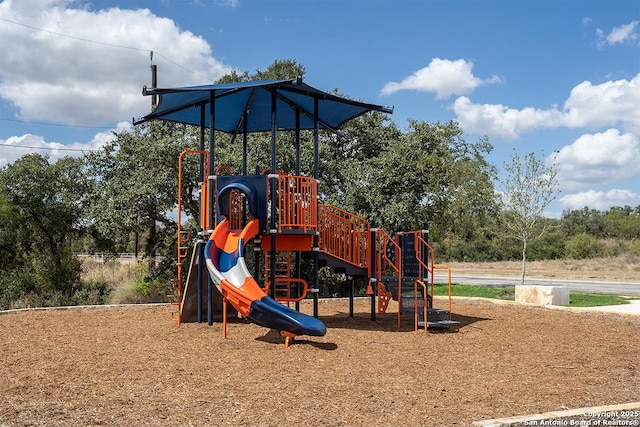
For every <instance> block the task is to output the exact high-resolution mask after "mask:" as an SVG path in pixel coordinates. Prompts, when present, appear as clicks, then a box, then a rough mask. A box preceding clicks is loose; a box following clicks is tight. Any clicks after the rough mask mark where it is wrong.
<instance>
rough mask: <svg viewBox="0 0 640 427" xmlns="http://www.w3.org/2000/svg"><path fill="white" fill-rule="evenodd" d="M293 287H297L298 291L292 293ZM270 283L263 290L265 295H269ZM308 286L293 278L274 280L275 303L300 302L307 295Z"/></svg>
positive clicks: (304, 282) (305, 282)
mask: <svg viewBox="0 0 640 427" xmlns="http://www.w3.org/2000/svg"><path fill="white" fill-rule="evenodd" d="M295 285H298V288H297V289H298V291H297V292H292V289H293V287H294V286H295ZM270 289H271V282H267V286H266V287H265V288H264V289H263V292H264V293H265V294H267V295H268V294H269V291H270ZM309 291H310V289H309V285H308V283H307V281H306V280H304V279H296V278H294V277H279V278H277V279H276V290H275V293H276V298H275V300H276V301H281V302H282V301H284V302H287V303H289V302H300V301H302V300H303V299H305V298H306V297H307V294H308V293H309Z"/></svg>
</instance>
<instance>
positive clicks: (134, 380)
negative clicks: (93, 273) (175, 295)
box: [0, 299, 640, 426]
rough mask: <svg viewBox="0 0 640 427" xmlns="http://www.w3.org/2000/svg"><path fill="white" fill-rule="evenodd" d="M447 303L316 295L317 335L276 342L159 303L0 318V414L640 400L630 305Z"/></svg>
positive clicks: (305, 420) (37, 416)
mask: <svg viewBox="0 0 640 427" xmlns="http://www.w3.org/2000/svg"><path fill="white" fill-rule="evenodd" d="M453 304H454V305H453V311H454V313H455V315H454V318H456V319H458V320H460V321H462V323H463V327H462V328H461V330H460V332H458V333H456V332H436V333H433V332H432V333H428V334H425V333H424V331H419V332H415V331H413V318H412V317H411V316H409V315H405V316H403V318H402V324H401V328H400V330H398V329H397V326H396V314H395V313H393V310H394V309H395V306H393V305H390V307H389V311H390V313H388V314H385V315H383V316H378V319H377V320H376V321H375V322H371V320H370V314H369V311H368V310H369V302H368V300H357V301H356V317H355V318H350V317H349V316H348V301H347V300H334V301H324V300H323V301H320V318H321V319H322V320H323V321H324V322H325V323H326V324H327V327H328V332H327V335H326V336H325V337H320V338H317V337H298V338H297V339H296V341H295V343H294V344H293V345H291V346H290V348H289V349H285V348H284V345H283V339H282V338H281V337H280V336H278V335H277V334H276V333H275V332H272V331H268V330H266V329H264V328H261V327H258V326H256V325H251V324H247V323H245V322H244V321H241V320H238V321H235V322H233V323H231V324H229V328H228V338H227V339H223V338H222V328H221V325H220V324H214V326H212V327H209V326H207V325H206V324H183V325H181V326H179V327H178V326H177V325H176V324H175V323H173V322H172V321H171V320H169V317H168V316H169V315H168V311H169V309H168V307H166V306H137V307H120V308H99V309H73V310H51V311H26V312H19V313H11V314H5V315H1V316H0V359H1V363H2V365H1V366H2V375H0V393H1V399H0V426H25V425H29V426H45V425H46V426H97V425H109V426H133V425H135V426H167V425H173V426H191V425H193V426H225V425H228V426H285V425H286V426H293V425H309V426H365V425H367V426H418V425H420V426H458V425H461V426H468V425H471V423H472V422H473V421H478V420H482V419H491V418H497V417H506V416H512V415H522V414H528V413H539V412H544V411H552V410H561V409H567V408H580V407H585V406H591V405H607V404H616V403H626V402H633V401H640V358H639V357H638V343H639V342H640V318H625V317H620V316H616V315H603V314H596V313H570V312H567V311H560V310H549V309H544V308H534V307H523V306H514V305H512V304H504V303H503V304H496V303H493V302H488V301H483V300H466V299H465V300H458V299H456V300H454V302H453ZM435 305H436V306H437V307H441V308H444V307H445V306H446V305H445V304H444V303H443V302H442V301H441V300H438V299H436V304H435ZM310 309H311V308H310V304H307V303H304V304H303V307H302V311H305V312H310Z"/></svg>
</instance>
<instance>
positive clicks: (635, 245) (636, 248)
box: [627, 239, 640, 256]
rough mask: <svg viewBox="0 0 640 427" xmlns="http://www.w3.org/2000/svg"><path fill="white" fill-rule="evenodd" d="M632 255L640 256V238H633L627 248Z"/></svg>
mask: <svg viewBox="0 0 640 427" xmlns="http://www.w3.org/2000/svg"><path fill="white" fill-rule="evenodd" d="M627 251H629V253H630V254H631V255H636V256H640V239H633V240H632V241H631V242H630V243H629V246H628V248H627Z"/></svg>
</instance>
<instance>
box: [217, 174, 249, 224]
mask: <svg viewBox="0 0 640 427" xmlns="http://www.w3.org/2000/svg"><path fill="white" fill-rule="evenodd" d="M223 172H224V173H226V174H227V175H233V171H232V170H231V168H230V167H229V166H227V165H221V166H218V167H217V168H216V172H215V175H216V176H218V175H222V173H223ZM213 193H214V194H218V181H217V180H216V181H215V187H214V192H213ZM215 202H216V200H214V205H213V206H212V207H211V208H212V209H214V208H215ZM229 203H231V206H229V218H228V220H229V227H230V228H231V229H232V230H239V229H242V227H243V219H244V218H243V212H244V211H243V209H242V208H243V204H244V196H243V195H242V194H241V193H238V192H236V191H232V192H231V195H230V197H229ZM214 221H217V218H215V219H214Z"/></svg>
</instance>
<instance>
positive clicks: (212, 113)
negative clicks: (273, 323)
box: [200, 90, 216, 326]
mask: <svg viewBox="0 0 640 427" xmlns="http://www.w3.org/2000/svg"><path fill="white" fill-rule="evenodd" d="M215 128H216V94H215V91H214V90H212V91H210V92H209V178H208V179H209V204H210V206H209V209H208V210H209V227H215V225H216V224H215V213H214V212H213V209H212V205H213V201H214V200H215V197H216V194H215V191H214V188H213V187H214V186H213V178H214V176H213V175H214V173H215V167H214V161H215V152H214V148H215V141H216V137H215ZM207 231H209V230H207ZM200 261H201V263H202V264H204V257H203V258H201V259H200ZM207 283H208V286H207V323H208V324H209V326H211V325H212V324H213V281H212V280H211V278H210V277H209V280H207Z"/></svg>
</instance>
